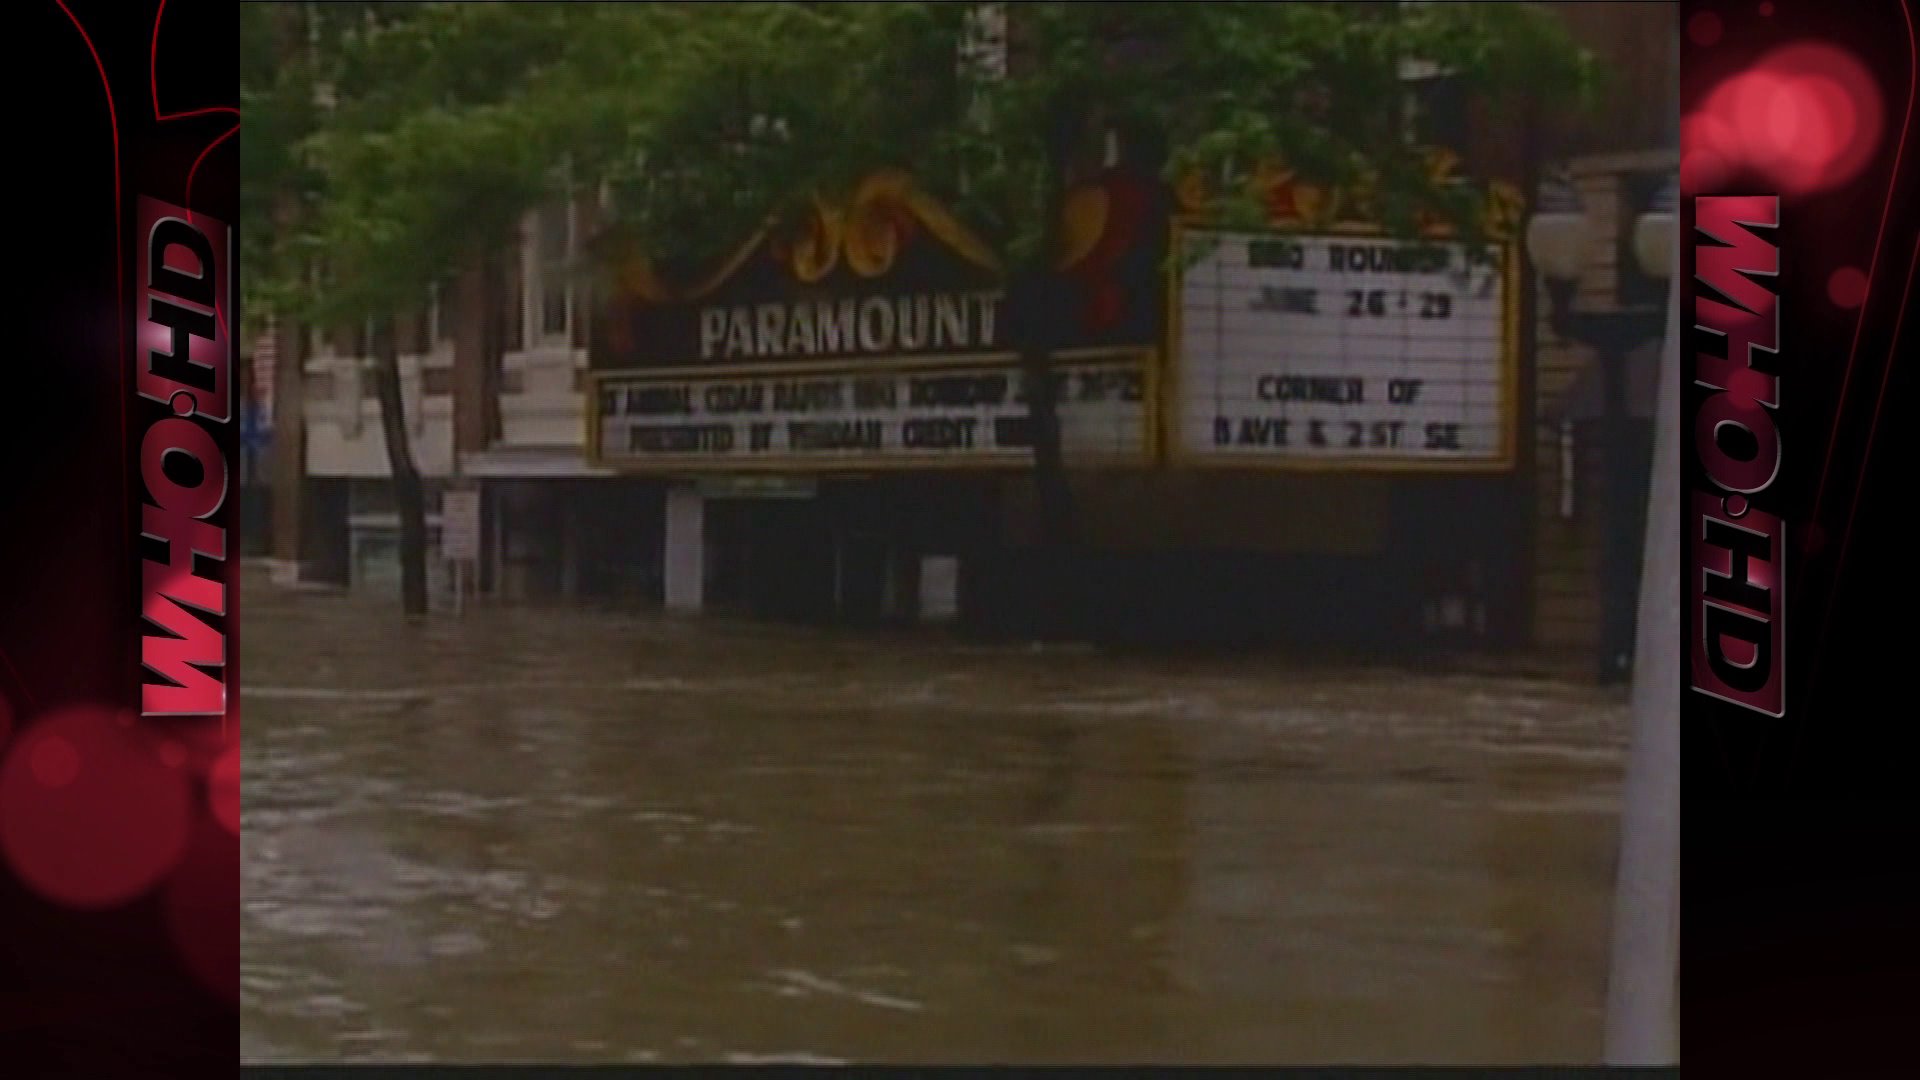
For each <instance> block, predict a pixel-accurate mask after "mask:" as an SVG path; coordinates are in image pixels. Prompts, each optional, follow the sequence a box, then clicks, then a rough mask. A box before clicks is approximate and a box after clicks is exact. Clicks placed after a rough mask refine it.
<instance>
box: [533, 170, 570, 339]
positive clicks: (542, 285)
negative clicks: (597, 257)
mask: <svg viewBox="0 0 1920 1080" xmlns="http://www.w3.org/2000/svg"><path fill="white" fill-rule="evenodd" d="M572 256H573V213H572V207H571V206H570V204H569V203H567V202H565V201H562V202H558V203H554V204H551V205H548V206H546V207H544V208H542V209H541V211H540V213H539V215H538V220H537V222H536V223H535V236H534V259H535V273H536V274H537V275H538V280H539V297H540V299H539V318H540V324H539V325H540V337H541V338H542V339H551V338H565V337H567V336H568V330H569V327H570V326H571V325H572V308H573V289H572V282H571V280H570V278H571V275H572V272H573V258H572Z"/></svg>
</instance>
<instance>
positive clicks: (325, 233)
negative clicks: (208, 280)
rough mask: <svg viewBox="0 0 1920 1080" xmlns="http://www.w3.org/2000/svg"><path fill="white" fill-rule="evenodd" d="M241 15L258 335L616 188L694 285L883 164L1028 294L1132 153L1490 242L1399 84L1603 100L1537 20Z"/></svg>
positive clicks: (811, 7)
mask: <svg viewBox="0 0 1920 1080" xmlns="http://www.w3.org/2000/svg"><path fill="white" fill-rule="evenodd" d="M996 11H997V12H999V13H1000V14H1001V15H1003V16H1004V21H1005V23H1006V27H1007V30H1008V39H1009V47H1008V49H1007V51H1006V56H1005V62H1004V63H987V62H983V61H981V60H980V59H978V57H979V55H980V54H979V53H978V52H977V51H976V50H975V49H974V46H975V45H976V44H977V43H978V39H979V31H980V27H981V22H980V20H981V18H982V13H983V12H987V13H992V12H996ZM242 18H243V21H242V34H243V43H244V47H245V49H246V50H247V55H246V56H245V58H244V59H243V85H242V92H243V101H244V104H245V109H246V111H245V114H244V116H245V122H246V125H247V126H246V131H245V132H244V137H243V140H242V146H243V148H244V153H245V155H246V156H245V159H244V168H245V169H246V170H247V172H246V179H247V183H246V185H245V190H246V191H247V192H248V197H247V202H246V205H245V210H246V220H245V221H244V222H243V224H244V226H245V229H246V235H247V238H248V239H247V245H248V246H247V249H246V252H245V255H246V259H247V262H246V268H247V271H248V291H249V298H250V299H252V300H255V301H256V303H253V304H250V305H249V310H255V311H257V310H261V309H262V308H270V309H272V310H274V311H276V312H281V313H292V314H296V315H298V316H299V317H302V318H304V319H308V320H313V321H318V322H321V323H323V324H334V325H339V324H349V323H353V322H356V321H358V320H360V319H364V318H370V317H380V316H384V315H386V314H387V313H388V312H391V311H393V310H395V309H397V308H409V307H412V306H413V305H414V304H416V303H418V301H419V298H420V297H422V296H423V295H424V293H425V291H426V289H427V287H428V286H429V285H431V284H433V283H436V282H441V281H444V280H446V279H447V278H448V277H449V276H450V275H452V274H454V273H456V272H458V271H459V270H461V269H462V268H464V267H466V266H469V265H472V264H473V263H474V261H475V260H479V259H484V258H485V257H486V256H487V255H488V254H490V253H495V252H498V251H499V250H500V249H501V248H502V247H504V246H505V245H506V244H507V243H508V242H509V239H510V238H511V237H512V236H514V235H515V232H514V230H515V227H516V225H517V223H518V222H519V221H520V220H521V219H522V218H523V216H524V215H525V214H526V213H527V212H528V211H529V210H530V209H532V208H533V207H535V206H536V205H538V204H540V203H541V202H542V201H543V200H545V199H548V198H551V197H553V196H554V195H556V194H559V193H560V192H561V190H562V188H563V186H564V185H573V186H574V187H575V188H576V189H578V188H579V187H581V186H584V185H596V186H597V185H599V184H602V183H604V184H606V185H607V186H608V187H609V189H610V190H611V191H612V192H613V193H614V196H615V198H614V204H615V206H614V209H615V217H616V221H617V224H618V226H619V228H620V229H621V230H622V231H623V232H624V233H625V234H626V236H627V237H628V238H629V239H630V240H631V241H632V242H633V243H635V244H637V245H638V247H639V249H640V250H642V251H644V252H646V253H647V254H648V255H649V256H650V257H652V258H653V259H654V260H655V261H656V262H658V263H660V264H663V265H671V264H673V263H679V264H682V265H690V264H691V265H697V264H699V263H701V262H704V261H706V260H708V259H711V258H712V257H714V256H716V255H718V254H720V253H722V252H724V251H727V250H730V249H731V248H732V247H733V246H734V245H736V244H738V243H739V242H740V241H741V240H742V239H744V238H745V237H746V236H747V235H749V234H750V233H751V232H752V231H753V230H754V229H756V228H757V227H759V226H762V225H764V224H767V223H769V221H770V220H778V219H780V218H783V217H793V216H795V215H797V214H798V213H799V212H801V211H803V210H805V209H806V208H807V207H808V205H809V204H810V202H811V201H812V200H813V199H815V198H816V197H826V198H837V197H840V196H844V195H845V194H846V193H847V191H848V189H849V187H850V186H851V185H852V184H853V183H854V182H855V181H856V180H857V179H859V178H860V177H863V176H866V175H868V174H870V173H872V172H874V171H876V170H878V169H881V168H889V167H891V168H901V169H905V170H907V171H908V172H910V173H911V174H912V175H913V177H914V178H915V182H916V183H917V184H918V185H920V186H921V187H922V188H924V189H925V190H927V191H928V192H929V193H930V194H932V195H934V196H935V197H937V198H940V199H942V200H944V201H945V202H946V203H948V204H949V205H950V206H952V207H953V208H954V209H955V211H956V212H957V213H959V214H960V215H961V217H962V218H963V219H964V220H966V221H967V222H968V224H970V225H971V226H972V227H973V228H974V230H975V231H976V232H977V233H978V234H979V235H980V236H981V237H983V238H984V239H985V241H986V242H987V243H989V244H990V245H992V246H993V247H994V248H995V249H996V252H997V254H998V255H999V257H1000V258H1001V260H1002V262H1003V264H1004V265H1005V266H1006V267H1007V268H1008V270H1009V273H1010V275H1011V280H1012V281H1013V283H1014V288H1015V291H1016V293H1018V292H1019V291H1020V290H1021V288H1022V283H1023V282H1025V281H1029V280H1036V279H1038V278H1040V277H1043V276H1044V272H1045V268H1046V266H1047V263H1048V260H1049V259H1050V258H1051V257H1052V254H1053V252H1052V251H1051V250H1050V249H1051V248H1053V247H1055V246H1056V238H1055V234H1054V230H1055V229H1056V228H1057V224H1058V213H1057V206H1058V202H1059V199H1060V195H1061V192H1062V191H1063V190H1064V189H1065V187H1066V186H1067V185H1068V184H1070V183H1071V182H1072V181H1073V180H1074V179H1076V178H1077V177H1079V176H1081V175H1083V174H1085V173H1086V172H1088V171H1090V170H1091V169H1093V168H1096V167H1098V165H1099V164H1100V163H1101V162H1102V160H1103V158H1104V155H1105V153H1106V151H1107V148H1108V147H1109V146H1110V145H1113V144H1114V142H1116V141H1117V142H1118V144H1119V145H1121V146H1123V147H1124V148H1125V150H1126V152H1127V153H1128V154H1129V155H1130V156H1131V157H1133V158H1134V160H1136V161H1146V162H1150V163H1151V164H1153V165H1154V166H1155V167H1158V168H1161V169H1163V170H1164V171H1165V173H1166V175H1167V177H1168V178H1169V179H1172V178H1176V177H1183V176H1188V175H1198V176H1203V177H1206V178H1208V179H1209V180H1210V181H1211V183H1210V184H1209V190H1210V191H1213V192H1215V193H1216V194H1215V195H1213V196H1212V206H1211V210H1212V212H1213V213H1214V214H1215V216H1216V217H1217V218H1218V219H1219V220H1221V221H1223V222H1226V223H1234V222H1238V221H1243V220H1252V219H1254V218H1256V217H1257V216H1258V215H1259V214H1260V212H1261V211H1260V204H1259V201H1258V199H1257V197H1256V196H1255V194H1254V193H1253V192H1252V191H1251V190H1250V188H1249V185H1248V184H1246V183H1244V181H1246V180H1248V179H1249V178H1250V177H1252V176H1253V175H1255V173H1256V171H1257V170H1259V169H1260V168H1262V167H1263V166H1265V165H1268V164H1271V163H1273V162H1276V161H1280V162H1284V163H1285V164H1286V166H1287V167H1289V168H1290V169H1292V170H1294V172H1295V173H1296V175H1297V176H1298V177H1300V178H1301V179H1302V180H1305V181H1307V182H1311V183H1317V184H1320V185H1323V186H1330V187H1343V188H1349V189H1361V190H1365V191H1368V192H1371V193H1372V197H1371V199H1370V202H1369V206H1368V208H1367V209H1368V211H1369V212H1370V213H1371V214H1372V215H1373V216H1375V217H1377V218H1378V219H1379V221H1380V223H1381V224H1382V225H1383V226H1385V227H1386V228H1388V229H1389V230H1391V231H1394V232H1398V233H1411V232H1412V231H1413V230H1414V229H1415V228H1416V223H1417V222H1418V221H1419V220H1420V218H1421V217H1422V216H1423V215H1425V216H1437V217H1439V218H1442V219H1444V220H1448V221H1451V222H1452V223H1454V224H1455V225H1457V226H1459V227H1461V228H1462V229H1464V230H1465V231H1466V232H1467V233H1468V234H1469V235H1471V234H1472V233H1473V231H1474V230H1475V228H1476V227H1477V225H1478V224H1479V210H1480V209H1481V207H1482V205H1483V203H1482V198H1481V196H1480V194H1479V193H1478V192H1475V191H1473V190H1472V189H1470V188H1467V187H1463V186H1461V185H1457V184H1444V183H1438V182H1436V180H1435V178H1434V176H1433V174H1432V172H1431V170H1429V169H1428V168H1427V167H1426V163H1425V156H1424V153H1423V148H1419V147H1415V146H1413V145H1411V143H1410V141H1409V139H1408V138H1407V133H1406V130H1405V122H1404V116H1403V113H1402V103H1403V97H1404V93H1405V88H1404V86H1403V83H1402V80H1401V72H1400V64H1401V62H1402V61H1403V60H1405V59H1408V58H1420V59H1424V60H1427V61H1431V62H1433V63H1437V64H1439V65H1441V66H1443V67H1445V68H1449V69H1451V70H1453V71H1454V72H1456V73H1457V75H1458V76H1459V77H1460V78H1461V79H1462V80H1463V82H1464V83H1465V84H1466V86H1467V87H1468V88H1469V89H1470V90H1471V91H1473V92H1474V93H1476V94H1478V95H1479V96H1480V97H1481V98H1482V99H1483V100H1484V101H1487V102H1490V103H1493V104H1495V105H1512V104H1515V103H1519V102H1544V103H1546V104H1547V105H1548V106H1549V107H1552V106H1555V105H1558V104H1561V103H1565V102H1568V101H1571V100H1574V99H1577V98H1578V97H1579V96H1580V95H1581V94H1582V93H1583V91H1584V90H1585V89H1586V88H1587V87H1589V86H1590V84H1591V82H1592V71H1591V66H1590V63H1589V61H1588V59H1587V58H1586V57H1585V56H1584V55H1583V54H1582V53H1581V52H1580V51H1579V50H1577V49H1575V48H1573V47H1572V46H1571V44H1570V43H1569V42H1568V41H1567V39H1566V38H1565V36H1564V35H1563V33H1562V32H1561V30H1560V29H1559V27H1558V25H1557V23H1556V22H1555V21H1554V20H1553V18H1552V17H1551V16H1550V15H1548V14H1547V13H1545V12H1544V11H1542V10H1541V9H1539V8H1537V7H1535V6H1534V5H1531V4H1524V3H1486V2H1481V3H1442V4H1424V5H1418V6H1412V7H1406V6H1401V5H1391V4H1337V3H1310V2H1296V3H1263V2H1208V3H1191V2H1189V3H1179V2H1168V0H1158V2H1153V0H1142V2H1127V3H1119V2H1078V3H1061V2H1049V3H1023V4H1004V5H990V4H970V3H911V2H899V3H877V4H860V3H813V2H801V3H724V4H708V3H633V4H615V3H559V4H534V3H487V4H475V3H330V4H285V3H283V4H273V5H266V4H262V5H245V6H243V8H242ZM1116 136H1117V139H1116ZM562 163H565V164H566V165H567V166H568V168H567V169H566V170H565V171H564V172H561V171H558V170H557V166H559V165H561V164H562ZM316 261H319V262H323V263H324V265H325V267H326V272H325V273H324V274H323V275H321V276H320V277H319V278H318V279H317V280H316V279H314V278H312V277H310V276H309V274H308V269H309V268H310V267H311V266H312V265H313V264H314V263H315V262H316ZM1015 299H1016V306H1019V297H1018V296H1016V298H1015ZM1029 306H1037V307H1041V308H1043V307H1044V306H1045V305H1044V304H1040V305H1029ZM1030 336H1031V337H1032V340H1029V341H1028V342H1026V343H1025V345H1024V346H1023V350H1022V351H1023V358H1024V360H1025V361H1026V363H1027V365H1028V366H1029V368H1030V369H1034V368H1041V367H1044V365H1045V364H1046V362H1047V351H1048V350H1047V348H1046V343H1045V341H1044V340H1042V339H1043V338H1044V337H1045V334H1044V333H1040V334H1037V335H1030ZM394 377H395V378H397V376H394ZM1042 382H1049V383H1050V380H1042ZM389 396H392V397H393V398H394V400H396V401H397V395H388V394H385V393H383V395H382V400H383V402H385V401H386V400H387V399H388V398H389ZM1034 397H1035V400H1034V403H1033V408H1034V411H1035V416H1034V419H1035V421H1036V422H1035V430H1036V440H1035V441H1036V451H1035V453H1036V462H1035V464H1036V470H1035V471H1036V477H1037V479H1038V481H1039V484H1040V487H1041V489H1042V492H1041V495H1042V498H1041V501H1042V504H1043V517H1044V518H1046V519H1047V520H1049V521H1051V522H1054V523H1055V525H1057V526H1058V528H1053V527H1052V526H1050V527H1049V528H1050V529H1052V531H1054V532H1056V533H1060V534H1061V535H1062V536H1064V534H1065V531H1066V524H1065V523H1066V522H1068V521H1069V520H1070V517H1071V515H1070V513H1069V511H1068V510H1067V508H1066V488H1065V481H1064V472H1063V466H1062V464H1061V462H1060V460H1059V447H1058V432H1057V424H1056V423H1055V422H1054V417H1053V415H1052V413H1053V403H1052V402H1050V401H1049V400H1047V398H1048V395H1047V394H1045V393H1038V394H1036V395H1034ZM388 419H389V421H390V429H391V430H399V429H398V428H396V427H392V425H391V420H392V418H388ZM391 449H392V448H391V447H390V450H391ZM402 466H404V467H405V469H406V470H409V471H410V469H411V465H410V463H408V462H402V461H400V460H399V459H398V458H396V460H395V475H396V477H398V476H399V475H400V473H401V471H402Z"/></svg>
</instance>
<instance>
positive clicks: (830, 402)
mask: <svg viewBox="0 0 1920 1080" xmlns="http://www.w3.org/2000/svg"><path fill="white" fill-rule="evenodd" d="M1148 355H1149V354H1147V353H1145V352H1131V353H1120V354H1110V355H1102V356H1099V357H1088V358H1083V359H1076V360H1073V361H1061V362H1059V363H1057V364H1056V365H1055V368H1054V372H1053V378H1054V380H1055V384H1056V387H1057V390H1056V393H1057V395H1058V397H1057V400H1058V402H1059V417H1060V435H1061V443H1062V451H1063V453H1064V454H1065V456H1066V458H1067V460H1068V461H1069V462H1071V463H1075V464H1089V465H1091V464H1106V463H1111V464H1141V463H1144V462H1145V461H1146V460H1147V458H1148V456H1149V453H1150V449H1151V448H1150V444H1149V440H1148V433H1149V431H1150V430H1151V425H1150V424H1149V422H1148V403H1149V401H1150V398H1151V392H1152V387H1151V367H1150V364H1149V363H1148ZM594 382H595V393H594V402H595V407H594V413H593V425H592V427H593V430H592V431H591V433H590V435H591V438H592V445H593V448H594V456H595V458H596V460H597V462H598V463H599V464H601V465H604V466H607V467H611V468H617V469H626V470H633V471H647V472H661V473H671V472H674V471H677V470H679V469H687V468H714V467H718V468H723V469H745V468H755V467H770V468H783V469H793V468H804V469H822V468H857V469H869V468H885V467H891V466H920V467H927V466H940V465H946V466H960V467H988V466H1030V465H1031V464H1032V462H1033V439H1032V422H1031V419H1030V417H1029V415H1028V408H1027V394H1026V387H1027V379H1026V378H1025V376H1024V375H1023V373H1022V372H1021V371H1020V369H1019V367H1018V366H1017V365H1015V364H1012V363H1010V362H1004V361H1002V362H993V363H966V364H942V365H935V366H927V365H910V366H889V367H884V368H877V369H871V370H861V371H858V372H847V371H844V370H821V371H814V372H797V371H772V372H766V371H761V372H755V373H741V374H730V375H711V376H710V375H706V374H704V373H699V372H692V373H689V372H684V371H683V372H677V373H676V372H648V371H636V372H614V373H608V374H604V375H600V376H598V377H596V379H595V380H594Z"/></svg>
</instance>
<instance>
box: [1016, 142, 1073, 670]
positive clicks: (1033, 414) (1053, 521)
mask: <svg viewBox="0 0 1920 1080" xmlns="http://www.w3.org/2000/svg"><path fill="white" fill-rule="evenodd" d="M1069 115H1070V114H1069V113H1067V112H1066V111H1065V110H1062V111H1061V116H1060V118H1059V119H1058V120H1057V121H1056V123H1055V125H1054V129H1055V130H1054V132H1053V134H1052V138H1051V139H1050V140H1049V141H1050V143H1051V145H1050V146H1049V148H1048V153H1049V157H1050V158H1051V161H1050V163H1049V167H1048V169H1047V190H1046V193H1045V198H1044V201H1043V203H1042V211H1041V212H1042V214H1043V215H1044V225H1043V227H1042V230H1041V242H1040V247H1039V253H1038V255H1037V256H1036V257H1035V259H1034V263H1033V265H1032V266H1028V267H1025V268H1022V270H1021V271H1020V272H1018V273H1017V274H1016V275H1015V278H1014V282H1013V284H1014V293H1015V295H1014V301H1015V304H1016V307H1017V311H1018V317H1017V318H1016V320H1015V323H1014V329H1015V333H1016V334H1017V337H1016V338H1015V341H1014V345H1015V347H1016V348H1018V350H1019V352H1020V367H1021V372H1022V374H1023V375H1024V376H1025V381H1026V385H1027V420H1028V425H1029V431H1030V433H1031V436H1032V438H1033V483H1034V495H1035V498H1036V501H1037V503H1038V509H1039V516H1040V520H1039V526H1040V535H1039V555H1040V558H1039V560H1038V567H1037V569H1038V570H1039V572H1040V582H1039V583H1038V590H1037V592H1036V596H1037V598H1038V599H1039V601H1040V605H1041V608H1042V611H1041V630H1042V631H1043V634H1044V635H1046V636H1064V635H1066V634H1068V633H1071V632H1072V630H1073V629H1074V628H1075V626H1076V623H1077V621H1078V619H1079V616H1080V615H1081V614H1082V610H1081V609H1082V603H1081V601H1082V596H1081V590H1080V588H1079V584H1080V582H1079V578H1078V576H1077V575H1078V574H1079V573H1081V571H1082V569H1083V568H1082V566H1081V565H1080V560H1079V559H1078V558H1077V557H1076V556H1077V554H1078V553H1077V552H1076V550H1075V548H1076V547H1077V546H1078V535H1077V533H1078V528H1077V525H1078V522H1077V521H1076V515H1075V513H1074V506H1073V486H1072V484H1071V482H1070V481H1069V480H1068V477H1067V463H1066V452H1065V448H1064V446H1063V445H1062V439H1061V434H1060V394H1059V389H1060V388H1059V384H1058V381H1057V378H1056V375H1057V372H1056V371H1055V368H1054V363H1053V354H1054V350H1055V349H1057V348H1058V347H1059V345H1060V342H1061V338H1062V335H1061V333H1060V312H1061V310H1062V307H1063V303H1062V301H1061V298H1060V296H1059V292H1060V290H1059V288H1058V284H1059V282H1058V275H1057V274H1056V273H1055V272H1054V269H1053V265H1052V262H1053V258H1054V256H1055V253H1056V252H1058V251H1059V250H1060V248H1061V236H1060V229H1061V222H1060V208H1061V203H1062V201H1063V200H1064V197H1065V192H1066V174H1067V169H1068V166H1069V161H1070V157H1071V153H1072V134H1073V129H1072V127H1071V126H1070V122H1069V120H1068V116H1069Z"/></svg>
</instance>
